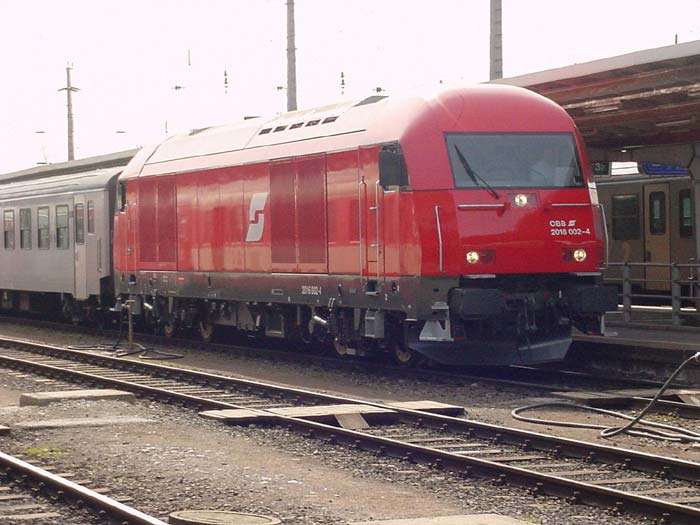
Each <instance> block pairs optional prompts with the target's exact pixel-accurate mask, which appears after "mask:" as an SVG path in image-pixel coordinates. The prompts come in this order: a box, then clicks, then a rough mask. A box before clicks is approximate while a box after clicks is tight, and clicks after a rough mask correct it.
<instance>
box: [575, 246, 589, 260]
mask: <svg viewBox="0 0 700 525" xmlns="http://www.w3.org/2000/svg"><path fill="white" fill-rule="evenodd" d="M587 255H588V254H587V253H586V250H584V249H583V248H579V249H578V250H574V261H576V262H583V261H585V260H586V256H587Z"/></svg>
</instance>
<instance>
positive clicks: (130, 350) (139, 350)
mask: <svg viewBox="0 0 700 525" xmlns="http://www.w3.org/2000/svg"><path fill="white" fill-rule="evenodd" d="M123 326H124V315H123V313H120V315H119V332H118V333H117V339H116V340H115V341H114V343H98V344H86V345H69V346H68V348H69V349H70V350H83V351H92V352H113V355H114V357H128V356H132V355H138V358H139V359H149V360H150V359H158V360H165V359H181V358H183V357H185V356H184V355H183V354H176V353H171V352H163V351H162V350H156V349H155V348H151V347H147V346H143V345H142V344H140V343H126V344H124V343H122V338H123V330H122V327H123ZM125 346H126V347H127V348H124V347H125Z"/></svg>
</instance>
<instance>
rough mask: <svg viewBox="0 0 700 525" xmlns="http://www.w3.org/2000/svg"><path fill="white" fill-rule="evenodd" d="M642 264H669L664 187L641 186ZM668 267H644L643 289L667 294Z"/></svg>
mask: <svg viewBox="0 0 700 525" xmlns="http://www.w3.org/2000/svg"><path fill="white" fill-rule="evenodd" d="M644 205H645V221H644V261H645V262H647V263H661V264H669V263H670V262H671V235H670V232H669V230H670V225H669V220H668V212H669V207H668V206H669V202H668V184H667V183H666V184H648V185H645V186H644ZM670 278H671V273H670V268H668V267H665V266H663V267H655V266H648V267H647V268H646V287H647V289H649V290H658V291H668V290H670V288H671V283H670Z"/></svg>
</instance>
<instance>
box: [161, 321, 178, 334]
mask: <svg viewBox="0 0 700 525" xmlns="http://www.w3.org/2000/svg"><path fill="white" fill-rule="evenodd" d="M175 332H177V325H176V324H175V321H173V320H172V319H171V320H170V321H168V322H166V323H164V324H163V335H164V336H165V337H167V338H168V339H171V338H173V337H175Z"/></svg>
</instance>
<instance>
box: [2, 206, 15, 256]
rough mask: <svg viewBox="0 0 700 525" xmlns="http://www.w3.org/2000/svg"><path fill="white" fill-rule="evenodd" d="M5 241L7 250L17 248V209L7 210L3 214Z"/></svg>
mask: <svg viewBox="0 0 700 525" xmlns="http://www.w3.org/2000/svg"><path fill="white" fill-rule="evenodd" d="M2 223H3V234H4V243H5V249H6V250H14V249H15V210H5V211H4V212H3V214H2Z"/></svg>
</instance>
